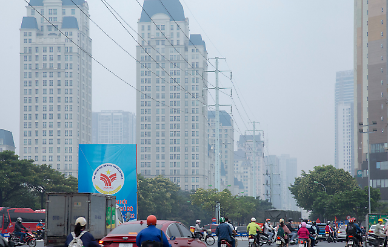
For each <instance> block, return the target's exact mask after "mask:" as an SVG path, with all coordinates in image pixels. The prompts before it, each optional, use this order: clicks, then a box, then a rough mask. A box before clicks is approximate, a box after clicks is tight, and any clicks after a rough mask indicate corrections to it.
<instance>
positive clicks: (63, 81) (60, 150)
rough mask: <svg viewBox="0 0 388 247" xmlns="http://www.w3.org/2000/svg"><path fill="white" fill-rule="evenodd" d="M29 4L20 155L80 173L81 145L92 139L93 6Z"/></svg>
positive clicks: (50, 1) (55, 0) (43, 0)
mask: <svg viewBox="0 0 388 247" xmlns="http://www.w3.org/2000/svg"><path fill="white" fill-rule="evenodd" d="M75 4H76V5H75ZM26 9H27V15H26V16H25V17H23V20H22V24H21V28H20V156H21V157H22V158H23V159H33V160H35V164H47V165H49V166H51V167H52V168H54V169H57V170H58V171H61V172H63V173H65V175H72V176H75V177H77V173H78V144H80V143H91V141H92V62H91V58H90V57H89V56H88V54H91V51H92V40H91V39H90V37H89V19H88V18H87V16H85V14H87V15H88V10H89V7H88V4H87V2H86V1H84V0H72V1H71V0H30V2H29V5H28V6H27V8H26ZM81 10H82V11H81ZM83 12H84V13H85V14H84V13H83ZM58 29H59V30H60V31H58ZM73 42H74V43H75V44H74V43H73Z"/></svg>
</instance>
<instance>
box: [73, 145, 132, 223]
mask: <svg viewBox="0 0 388 247" xmlns="http://www.w3.org/2000/svg"><path fill="white" fill-rule="evenodd" d="M78 157H79V159H78V160H79V162H78V192H80V193H102V194H105V195H114V196H116V204H118V205H119V207H120V209H121V212H122V213H123V217H124V218H127V217H128V218H127V220H136V219H137V176H136V175H137V172H136V145H135V144H80V145H79V153H78Z"/></svg>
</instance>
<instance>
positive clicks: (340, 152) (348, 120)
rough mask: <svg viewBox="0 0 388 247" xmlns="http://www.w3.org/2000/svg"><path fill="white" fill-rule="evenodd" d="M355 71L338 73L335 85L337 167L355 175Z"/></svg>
mask: <svg viewBox="0 0 388 247" xmlns="http://www.w3.org/2000/svg"><path fill="white" fill-rule="evenodd" d="M353 76H354V75H353V70H348V71H340V72H337V79H336V83H335V110H334V111H335V167H336V168H339V169H344V170H345V171H347V172H349V173H350V174H352V175H354V155H353V153H354V148H353V145H354V116H353V111H354V107H353V106H354V104H353V103H354V79H353Z"/></svg>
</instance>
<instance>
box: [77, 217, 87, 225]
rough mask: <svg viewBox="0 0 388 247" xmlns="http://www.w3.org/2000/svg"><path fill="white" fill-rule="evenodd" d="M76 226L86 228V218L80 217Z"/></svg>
mask: <svg viewBox="0 0 388 247" xmlns="http://www.w3.org/2000/svg"><path fill="white" fill-rule="evenodd" d="M75 224H76V225H77V224H80V225H81V226H86V219H85V218H84V217H78V218H77V220H76V221H75Z"/></svg>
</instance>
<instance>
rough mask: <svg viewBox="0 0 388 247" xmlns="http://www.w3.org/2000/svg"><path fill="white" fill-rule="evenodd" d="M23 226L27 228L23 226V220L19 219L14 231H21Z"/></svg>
mask: <svg viewBox="0 0 388 247" xmlns="http://www.w3.org/2000/svg"><path fill="white" fill-rule="evenodd" d="M22 228H23V229H24V230H26V228H25V226H23V224H22V222H19V221H17V222H16V224H15V230H14V232H21V231H22Z"/></svg>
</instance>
